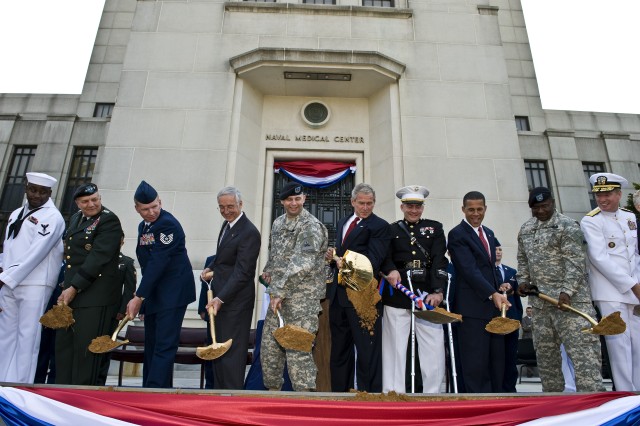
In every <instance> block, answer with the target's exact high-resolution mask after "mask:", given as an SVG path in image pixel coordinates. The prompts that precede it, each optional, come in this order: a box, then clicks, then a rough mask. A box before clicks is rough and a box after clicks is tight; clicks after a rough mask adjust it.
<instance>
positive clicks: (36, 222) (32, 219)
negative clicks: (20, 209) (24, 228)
mask: <svg viewBox="0 0 640 426" xmlns="http://www.w3.org/2000/svg"><path fill="white" fill-rule="evenodd" d="M29 222H31V223H33V224H34V225H37V224H38V219H36V218H35V217H33V216H29Z"/></svg>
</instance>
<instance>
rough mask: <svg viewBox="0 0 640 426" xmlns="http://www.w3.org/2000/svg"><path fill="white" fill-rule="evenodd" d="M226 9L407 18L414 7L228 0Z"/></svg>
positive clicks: (229, 10)
mask: <svg viewBox="0 0 640 426" xmlns="http://www.w3.org/2000/svg"><path fill="white" fill-rule="evenodd" d="M224 10H225V11H227V12H253V13H297V14H306V15H338V16H340V15H343V16H364V17H378V18H400V19H407V18H411V17H412V16H413V10H412V9H399V8H394V7H372V6H335V5H330V4H329V5H318V4H298V3H265V2H248V1H232V2H226V3H225V4H224Z"/></svg>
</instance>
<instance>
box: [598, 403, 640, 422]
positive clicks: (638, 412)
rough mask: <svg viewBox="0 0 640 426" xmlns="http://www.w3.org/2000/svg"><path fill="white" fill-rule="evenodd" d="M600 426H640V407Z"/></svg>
mask: <svg viewBox="0 0 640 426" xmlns="http://www.w3.org/2000/svg"><path fill="white" fill-rule="evenodd" d="M601 426H640V406H638V407H636V408H634V409H633V410H631V411H627V412H626V413H624V414H622V415H620V416H618V417H616V418H615V419H611V420H609V421H608V422H606V423H602V425H601Z"/></svg>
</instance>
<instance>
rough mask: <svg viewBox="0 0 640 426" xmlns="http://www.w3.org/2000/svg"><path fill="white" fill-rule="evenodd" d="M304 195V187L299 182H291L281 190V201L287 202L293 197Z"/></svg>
mask: <svg viewBox="0 0 640 426" xmlns="http://www.w3.org/2000/svg"><path fill="white" fill-rule="evenodd" d="M301 194H304V187H303V186H302V184H300V183H298V182H293V181H292V182H289V183H287V184H286V185H285V186H283V187H282V189H281V190H280V200H281V201H282V200H286V199H287V198H288V197H291V196H292V195H301Z"/></svg>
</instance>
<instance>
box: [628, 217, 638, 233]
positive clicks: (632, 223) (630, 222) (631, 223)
mask: <svg viewBox="0 0 640 426" xmlns="http://www.w3.org/2000/svg"><path fill="white" fill-rule="evenodd" d="M627 224H628V225H629V229H631V230H632V231H635V230H636V229H638V225H636V221H635V220H631V219H629V220H628V221H627Z"/></svg>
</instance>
